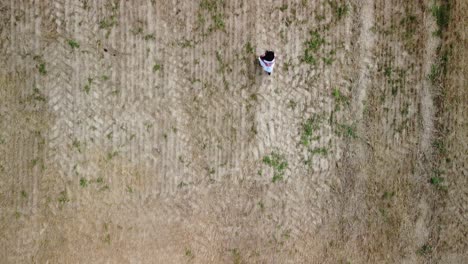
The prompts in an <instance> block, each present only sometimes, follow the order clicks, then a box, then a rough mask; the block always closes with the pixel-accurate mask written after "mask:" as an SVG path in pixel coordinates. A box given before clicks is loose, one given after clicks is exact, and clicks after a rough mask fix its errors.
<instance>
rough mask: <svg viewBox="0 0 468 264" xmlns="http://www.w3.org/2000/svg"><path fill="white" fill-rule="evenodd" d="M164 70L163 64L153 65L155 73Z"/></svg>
mask: <svg viewBox="0 0 468 264" xmlns="http://www.w3.org/2000/svg"><path fill="white" fill-rule="evenodd" d="M162 69H163V66H162V65H161V64H159V63H155V64H154V65H153V72H157V71H160V70H162Z"/></svg>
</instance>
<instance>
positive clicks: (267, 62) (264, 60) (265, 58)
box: [258, 50, 275, 75]
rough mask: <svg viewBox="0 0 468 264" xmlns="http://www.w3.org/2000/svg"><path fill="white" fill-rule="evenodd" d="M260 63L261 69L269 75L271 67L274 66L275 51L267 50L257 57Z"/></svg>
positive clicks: (271, 70)
mask: <svg viewBox="0 0 468 264" xmlns="http://www.w3.org/2000/svg"><path fill="white" fill-rule="evenodd" d="M258 60H259V61H260V65H261V66H262V68H263V70H264V71H266V72H267V73H268V75H270V74H271V73H272V72H273V67H274V66H275V53H274V52H273V51H270V50H267V51H266V52H265V54H263V55H262V56H260V57H258Z"/></svg>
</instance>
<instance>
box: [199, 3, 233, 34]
mask: <svg viewBox="0 0 468 264" xmlns="http://www.w3.org/2000/svg"><path fill="white" fill-rule="evenodd" d="M221 5H224V1H219V0H202V1H201V2H200V5H199V10H198V19H197V28H198V29H201V30H202V31H203V35H204V36H206V35H208V33H212V32H215V31H218V30H219V31H223V32H225V31H226V29H225V23H224V13H222V12H221ZM205 17H209V18H211V19H210V20H211V21H210V22H211V23H210V24H209V25H208V32H207V33H206V32H204V27H205V24H206V22H207V21H206V19H205Z"/></svg>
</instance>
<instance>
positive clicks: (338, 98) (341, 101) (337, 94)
mask: <svg viewBox="0 0 468 264" xmlns="http://www.w3.org/2000/svg"><path fill="white" fill-rule="evenodd" d="M332 96H333V98H334V99H335V110H337V111H338V110H340V106H342V105H344V106H348V105H349V98H348V97H347V96H345V95H343V94H342V93H341V91H340V90H339V89H338V88H335V89H333V92H332Z"/></svg>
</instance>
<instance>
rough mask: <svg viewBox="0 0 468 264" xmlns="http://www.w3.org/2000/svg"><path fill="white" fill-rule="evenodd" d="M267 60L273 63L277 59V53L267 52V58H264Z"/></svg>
mask: <svg viewBox="0 0 468 264" xmlns="http://www.w3.org/2000/svg"><path fill="white" fill-rule="evenodd" d="M263 58H264V59H265V60H268V61H272V60H273V59H274V58H275V53H274V52H273V51H271V50H267V51H266V52H265V56H264V57H263Z"/></svg>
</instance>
